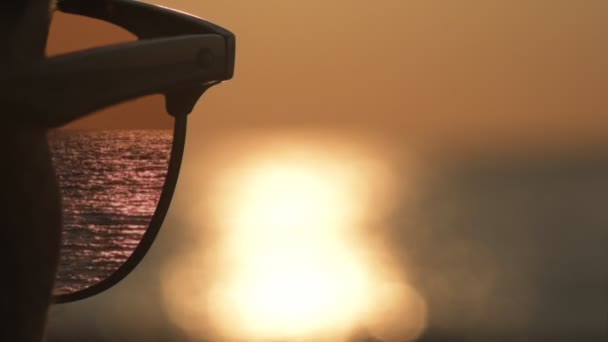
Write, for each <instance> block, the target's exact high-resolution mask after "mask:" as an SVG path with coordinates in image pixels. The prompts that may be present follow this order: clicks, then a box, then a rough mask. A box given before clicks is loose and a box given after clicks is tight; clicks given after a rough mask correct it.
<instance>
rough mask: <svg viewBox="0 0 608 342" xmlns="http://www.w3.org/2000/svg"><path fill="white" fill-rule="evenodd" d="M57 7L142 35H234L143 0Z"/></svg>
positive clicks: (64, 0)
mask: <svg viewBox="0 0 608 342" xmlns="http://www.w3.org/2000/svg"><path fill="white" fill-rule="evenodd" d="M57 8H58V9H59V10H60V11H62V12H64V13H70V14H77V15H82V16H87V17H90V18H95V19H99V20H103V21H106V22H109V23H112V24H114V25H118V26H120V27H122V28H124V29H125V30H128V31H130V32H131V33H133V34H135V35H136V36H138V37H139V38H141V39H146V38H158V37H167V36H178V35H183V34H201V33H202V34H205V33H215V34H219V35H222V36H224V37H227V36H233V35H232V33H231V32H230V31H228V30H226V29H224V28H222V27H220V26H217V25H215V24H213V23H210V22H208V21H205V20H203V19H201V18H198V17H195V16H192V15H190V14H187V13H184V12H180V11H176V10H173V9H169V8H166V7H162V6H158V5H153V4H148V3H146V2H142V1H133V0H87V1H82V0H60V1H59V2H58V5H57Z"/></svg>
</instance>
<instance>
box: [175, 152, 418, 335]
mask: <svg viewBox="0 0 608 342" xmlns="http://www.w3.org/2000/svg"><path fill="white" fill-rule="evenodd" d="M277 146H280V147H277ZM244 149H245V150H246V149H247V148H246V147H244ZM257 151H264V153H257ZM247 152H250V153H247ZM242 156H243V157H242V158H237V159H236V161H232V162H231V163H229V164H231V165H230V166H229V167H226V168H225V169H223V170H222V171H221V172H218V174H217V175H216V177H215V179H214V180H213V181H212V185H211V186H210V188H211V189H210V190H211V192H212V193H213V194H214V195H213V196H212V198H213V203H212V204H210V208H209V211H210V212H209V213H208V214H209V216H211V217H212V218H213V219H212V220H211V221H212V222H211V226H212V229H213V230H215V237H214V241H213V243H210V242H209V241H207V242H206V245H205V247H204V249H205V251H206V255H205V258H206V259H207V260H206V265H207V266H209V267H208V269H213V270H214V271H213V272H211V273H212V277H210V279H207V281H208V283H207V284H205V285H200V286H201V288H202V287H204V288H205V290H201V289H199V290H198V291H201V292H204V293H200V292H199V293H198V295H199V298H200V300H201V301H200V303H201V305H203V306H206V307H207V311H208V313H207V314H208V316H207V319H209V320H210V321H212V323H211V326H212V328H213V329H214V330H215V331H216V333H217V334H220V335H221V336H222V338H223V339H228V340H230V339H246V340H277V339H279V340H288V341H289V340H310V341H313V340H314V341H322V340H327V341H341V340H345V339H347V336H348V335H352V333H353V331H355V330H357V329H360V328H361V327H365V328H369V327H374V328H377V327H378V326H380V325H382V324H383V323H382V321H383V320H385V319H386V320H387V321H390V320H391V319H392V320H393V322H394V319H395V317H392V318H389V317H382V315H386V314H387V313H389V312H393V314H394V315H402V314H403V312H404V311H403V310H401V312H399V310H396V309H395V308H392V307H391V306H401V307H406V309H407V310H405V312H406V313H405V315H408V316H411V318H407V319H406V316H402V317H401V319H406V320H409V321H411V322H409V323H407V324H401V325H402V327H398V328H397V329H406V330H408V333H407V334H406V335H402V336H401V337H403V336H409V337H411V336H415V335H416V334H418V333H419V332H420V331H421V329H422V327H423V325H424V323H423V321H424V316H425V314H426V313H425V309H424V304H423V303H422V299H421V298H419V296H418V295H417V294H416V293H415V291H413V290H412V289H410V288H409V287H408V286H406V285H399V286H395V284H396V283H398V282H399V280H396V278H399V277H398V276H394V275H390V274H389V273H390V271H388V270H386V267H384V265H381V263H380V262H379V261H378V260H376V259H375V257H374V252H373V247H372V246H371V244H370V242H369V241H368V239H366V238H365V237H366V234H367V235H369V234H370V233H371V232H370V231H369V229H370V227H366V225H367V224H369V222H367V221H369V217H371V216H373V215H377V214H378V213H379V212H382V211H383V210H387V208H384V207H385V206H389V205H390V202H391V201H390V195H389V192H390V191H389V189H382V187H381V186H379V184H378V183H384V184H387V183H390V182H388V181H387V179H388V176H389V175H388V174H387V173H386V168H385V166H384V165H383V164H382V163H379V162H378V161H377V160H374V158H371V159H370V158H365V156H358V155H357V153H354V154H353V153H345V151H341V150H340V149H339V148H338V149H336V151H331V149H329V150H328V149H327V148H326V147H321V146H318V147H317V146H314V147H311V146H297V145H294V146H285V144H277V145H273V146H260V147H258V148H257V149H255V150H254V151H246V152H242ZM245 156H246V157H245ZM252 156H253V157H252ZM378 180H380V181H378ZM370 212H375V213H373V215H372V213H370ZM364 228H365V229H364ZM195 258H196V259H199V260H200V258H201V257H195ZM172 273H175V274H178V275H177V276H176V275H175V274H170V275H169V277H168V278H169V281H168V283H170V284H173V285H169V286H168V287H167V288H168V289H169V290H171V291H174V292H180V291H179V290H176V289H173V287H176V286H178V285H176V284H183V281H180V280H178V279H179V278H180V272H172ZM393 273H394V272H393ZM184 276H185V275H183V274H182V275H181V277H184ZM188 279H189V280H191V279H192V275H188ZM180 293H181V292H180ZM173 297H174V296H173ZM173 297H171V298H173ZM169 304H170V306H175V305H176V304H175V303H174V302H173V303H169ZM188 305H192V304H188ZM181 309H182V310H183V307H182V308H181ZM412 310H413V311H414V312H413V314H412V312H410V311H412ZM173 311H175V310H173ZM372 316H374V317H372ZM177 320H178V321H180V322H182V324H183V321H184V318H183V314H182V315H181V316H180V317H179V318H177ZM186 325H187V324H186ZM404 327H405V328H404ZM186 329H188V328H186ZM390 329H393V330H394V329H395V327H391V328H390ZM390 329H389V330H390ZM206 333H207V334H209V330H207V331H206Z"/></svg>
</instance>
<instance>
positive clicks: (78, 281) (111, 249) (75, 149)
mask: <svg viewBox="0 0 608 342" xmlns="http://www.w3.org/2000/svg"><path fill="white" fill-rule="evenodd" d="M171 142H172V131H170V130H104V131H77V130H56V131H53V132H51V133H49V144H50V147H51V154H52V158H53V163H54V165H55V170H56V173H57V177H58V181H59V186H60V189H61V194H62V201H63V233H62V249H61V257H60V263H59V270H58V274H57V278H56V283H55V290H54V292H55V293H56V294H59V293H66V292H73V291H75V290H79V289H83V288H86V287H88V286H91V285H93V284H95V283H97V282H99V281H100V280H102V279H104V278H105V277H107V276H108V275H109V274H111V273H112V272H114V271H115V270H116V269H117V268H118V267H119V266H120V265H121V264H122V263H123V262H124V261H125V260H126V259H127V258H128V257H129V255H130V254H131V253H132V251H133V249H134V248H135V247H136V246H137V244H138V243H139V241H140V239H141V237H142V235H143V233H144V232H145V229H146V228H147V227H148V224H149V222H150V219H151V218H152V215H153V213H154V210H155V209H156V204H157V202H158V199H159V196H160V192H161V190H162V186H163V183H164V179H165V176H166V173H167V166H168V160H169V156H170V150H171Z"/></svg>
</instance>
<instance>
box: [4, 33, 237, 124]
mask: <svg viewBox="0 0 608 342" xmlns="http://www.w3.org/2000/svg"><path fill="white" fill-rule="evenodd" d="M227 64H229V62H227V61H226V43H225V41H224V39H223V38H222V37H221V36H218V35H191V36H182V37H169V38H161V39H152V40H140V41H136V42H132V43H126V44H120V45H113V46H108V47H103V48H97V49H91V50H85V51H80V52H75V53H70V54H66V55H62V56H57V57H53V58H49V59H47V60H46V61H44V62H42V63H41V64H40V65H38V66H36V67H34V68H33V69H32V71H31V72H29V73H28V74H26V75H21V76H20V77H19V78H18V79H13V80H10V78H9V82H7V83H5V84H7V85H8V87H10V88H9V89H7V90H6V91H4V92H3V95H0V96H3V97H4V96H6V99H4V100H5V101H9V102H12V103H13V104H16V105H18V106H23V107H25V108H28V111H27V112H28V113H31V114H30V115H31V116H30V117H28V118H24V119H25V120H26V121H28V122H30V123H33V124H36V125H39V126H43V127H57V126H61V125H64V124H66V123H68V122H70V121H72V120H75V119H78V118H80V117H83V116H85V115H86V114H89V113H91V112H94V111H96V110H99V109H103V108H105V107H108V106H111V105H115V104H117V103H120V102H123V101H127V100H130V99H134V98H137V97H141V96H145V95H150V94H159V93H160V94H165V95H166V96H167V109H168V111H169V112H170V114H172V115H184V114H188V113H189V111H190V110H191V109H192V107H193V106H194V104H195V103H196V101H197V100H198V98H199V97H200V95H202V93H203V92H204V91H205V90H206V89H207V88H209V87H211V86H212V85H214V84H217V83H220V82H221V81H223V80H225V79H227V78H229V77H227V76H228V75H227ZM182 90H183V92H184V93H182V92H181V91H182ZM184 101H186V102H188V103H180V102H184ZM183 111H186V113H183Z"/></svg>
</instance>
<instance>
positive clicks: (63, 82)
mask: <svg viewBox="0 0 608 342" xmlns="http://www.w3.org/2000/svg"><path fill="white" fill-rule="evenodd" d="M54 9H56V10H57V11H54V14H53V17H52V20H51V26H50V31H49V35H48V39H47V57H46V58H45V59H44V60H43V61H41V62H40V63H37V64H36V65H35V66H34V67H29V68H28V69H27V70H14V71H13V72H11V74H10V75H9V77H8V79H9V80H10V82H11V84H12V85H13V86H12V87H11V90H10V92H9V94H7V96H6V97H7V98H8V99H9V100H8V101H10V102H11V103H12V104H13V105H16V106H19V107H21V108H26V109H27V112H28V113H30V114H29V116H28V117H25V118H23V120H26V121H27V122H28V123H30V124H33V125H38V126H42V127H47V128H50V130H49V133H48V142H49V146H50V149H51V155H52V160H53V165H54V167H55V172H56V176H57V179H58V183H59V187H60V192H61V196H62V204H63V232H62V249H61V255H60V262H59V268H58V272H57V276H56V279H55V287H54V290H53V293H54V302H56V303H64V302H70V301H75V300H80V299H84V298H87V297H90V296H93V295H95V294H98V293H100V292H102V291H104V290H106V289H108V288H110V287H111V286H113V285H115V284H116V283H118V282H119V281H120V280H122V279H123V278H125V277H126V276H127V275H128V274H129V273H130V272H131V271H132V270H133V269H134V268H135V267H136V266H137V264H138V263H139V262H140V261H141V260H142V259H143V257H144V256H145V254H146V252H147V251H148V250H149V249H150V247H151V245H152V243H153V241H154V239H155V238H156V236H157V235H158V233H159V230H160V228H161V225H162V223H163V220H164V218H165V216H166V214H167V210H168V208H169V204H170V202H171V198H172V196H173V193H174V190H175V186H176V183H177V178H178V174H179V170H180V164H181V160H182V156H183V152H184V144H185V139H186V124H187V116H188V114H189V113H190V112H191V111H192V110H193V108H194V106H195V105H196V103H197V101H198V100H199V98H200V97H201V95H202V94H203V93H204V92H205V91H206V90H207V89H209V88H210V87H212V86H214V85H216V84H219V83H221V82H222V81H225V80H229V79H231V78H232V76H233V72H234V64H235V37H234V35H233V34H232V33H231V32H229V31H227V30H225V29H223V28H221V27H219V26H217V25H214V24H212V23H210V22H208V21H205V20H202V19H200V18H197V17H194V16H191V15H188V14H185V13H182V12H178V11H174V10H171V9H168V8H164V7H160V6H156V5H151V4H147V3H143V2H139V1H133V0H87V1H82V0H60V1H57V2H56V3H55V8H54Z"/></svg>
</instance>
